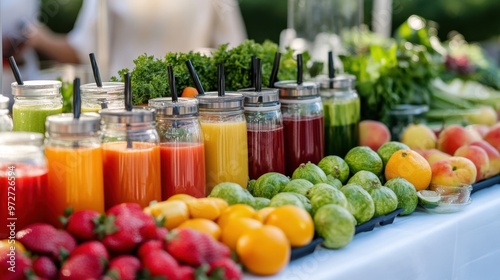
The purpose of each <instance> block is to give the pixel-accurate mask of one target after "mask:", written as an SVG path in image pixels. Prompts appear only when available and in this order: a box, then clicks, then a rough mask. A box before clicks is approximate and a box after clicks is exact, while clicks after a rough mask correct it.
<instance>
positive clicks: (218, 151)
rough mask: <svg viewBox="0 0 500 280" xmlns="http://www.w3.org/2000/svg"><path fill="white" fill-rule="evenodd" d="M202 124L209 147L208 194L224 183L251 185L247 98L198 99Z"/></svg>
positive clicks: (214, 95)
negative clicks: (245, 104)
mask: <svg viewBox="0 0 500 280" xmlns="http://www.w3.org/2000/svg"><path fill="white" fill-rule="evenodd" d="M196 98H197V99H198V101H199V110H200V123H201V129H202V131H203V138H204V143H205V169H206V173H207V175H206V181H207V194H209V193H210V191H211V190H212V189H213V187H214V186H215V185H217V184H219V183H222V182H233V183H237V184H239V185H240V186H242V187H243V188H246V187H247V184H248V180H249V178H248V145H247V124H246V120H245V115H244V113H243V95H241V94H239V93H224V94H223V95H222V96H221V95H220V93H219V94H217V93H207V94H205V95H198V96H196Z"/></svg>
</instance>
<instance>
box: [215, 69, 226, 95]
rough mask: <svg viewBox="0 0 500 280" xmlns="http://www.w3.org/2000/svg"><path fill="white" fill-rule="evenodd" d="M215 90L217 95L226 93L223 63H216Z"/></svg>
mask: <svg viewBox="0 0 500 280" xmlns="http://www.w3.org/2000/svg"><path fill="white" fill-rule="evenodd" d="M217 85H218V87H217V92H218V94H219V96H224V95H226V81H225V78H224V63H219V64H218V65H217Z"/></svg>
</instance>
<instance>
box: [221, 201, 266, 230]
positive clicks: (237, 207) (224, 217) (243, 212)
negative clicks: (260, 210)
mask: <svg viewBox="0 0 500 280" xmlns="http://www.w3.org/2000/svg"><path fill="white" fill-rule="evenodd" d="M255 213H257V211H255V209H253V208H252V207H251V206H249V205H246V204H233V205H231V206H229V207H227V208H226V210H224V211H222V213H221V214H220V216H219V219H217V223H218V224H219V226H220V227H221V228H222V229H224V226H225V225H226V223H227V222H228V221H229V220H231V219H234V218H237V217H246V218H252V217H254V215H255Z"/></svg>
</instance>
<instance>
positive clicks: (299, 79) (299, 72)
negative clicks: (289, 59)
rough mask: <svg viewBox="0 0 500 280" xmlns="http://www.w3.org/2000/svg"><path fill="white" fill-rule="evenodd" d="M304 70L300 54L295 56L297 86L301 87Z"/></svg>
mask: <svg viewBox="0 0 500 280" xmlns="http://www.w3.org/2000/svg"><path fill="white" fill-rule="evenodd" d="M303 70H304V69H303V68H302V54H301V53H299V54H298V55H297V84H298V85H301V84H302V82H303V78H304V77H303V76H304V73H303V72H304V71H303Z"/></svg>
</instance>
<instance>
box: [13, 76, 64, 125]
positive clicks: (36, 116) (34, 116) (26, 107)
mask: <svg viewBox="0 0 500 280" xmlns="http://www.w3.org/2000/svg"><path fill="white" fill-rule="evenodd" d="M61 86H62V83H61V82H59V81H50V80H34V81H26V82H24V84H23V85H18V84H17V83H16V82H14V83H12V85H11V87H12V95H13V96H14V105H13V107H12V119H13V123H14V129H13V130H14V131H27V132H38V133H42V134H45V119H46V118H47V116H50V115H55V114H61V113H62V105H63V102H62V95H61Z"/></svg>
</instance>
